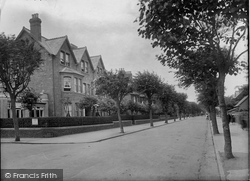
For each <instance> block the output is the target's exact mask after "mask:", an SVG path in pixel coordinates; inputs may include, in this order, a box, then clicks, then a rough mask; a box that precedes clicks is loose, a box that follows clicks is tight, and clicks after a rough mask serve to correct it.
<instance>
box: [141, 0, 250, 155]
mask: <svg viewBox="0 0 250 181" xmlns="http://www.w3.org/2000/svg"><path fill="white" fill-rule="evenodd" d="M139 4H140V6H141V7H140V10H139V11H140V17H139V22H140V28H139V30H138V31H139V35H141V36H142V37H143V38H147V39H152V40H153V43H152V46H153V47H155V46H159V47H160V48H161V49H162V51H163V53H162V54H161V55H160V56H158V60H160V61H161V62H162V63H163V64H164V65H165V63H167V65H168V66H170V67H172V68H178V65H179V63H180V61H185V59H186V58H187V57H189V56H190V52H191V53H192V52H193V51H196V50H197V49H199V48H202V49H206V48H209V49H210V52H211V56H212V57H213V59H212V60H215V64H216V66H217V68H218V82H217V91H218V100H219V105H220V108H221V113H222V122H223V132H224V139H225V146H224V151H225V157H226V158H227V159H230V158H233V157H234V156H233V154H232V146H231V136H230V129H229V123H228V119H227V114H226V108H225V100H224V82H225V77H226V75H227V74H231V75H233V74H237V72H238V71H239V70H240V66H238V65H243V66H244V65H245V64H244V63H243V62H239V58H240V57H241V55H243V54H244V53H246V52H247V49H246V50H243V51H242V52H241V53H239V54H238V55H236V53H235V50H236V47H237V46H238V45H239V42H240V41H241V40H244V39H245V38H246V34H247V29H248V7H249V6H248V1H247V0H234V1H232V0H225V1H219V0H215V1H213V2H212V3H211V2H210V1H201V0H198V1H181V0H177V1H172V0H157V1H154V0H153V1H150V0H141V1H140V3H139ZM224 46H227V49H228V53H226V54H225V52H224V51H223V47H224Z"/></svg>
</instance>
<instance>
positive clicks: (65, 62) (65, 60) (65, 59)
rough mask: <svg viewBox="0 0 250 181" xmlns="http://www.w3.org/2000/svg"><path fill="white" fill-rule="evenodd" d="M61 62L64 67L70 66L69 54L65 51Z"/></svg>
mask: <svg viewBox="0 0 250 181" xmlns="http://www.w3.org/2000/svg"><path fill="white" fill-rule="evenodd" d="M60 62H61V64H62V65H66V66H68V67H69V66H70V60H69V54H68V53H65V52H63V51H61V52H60Z"/></svg>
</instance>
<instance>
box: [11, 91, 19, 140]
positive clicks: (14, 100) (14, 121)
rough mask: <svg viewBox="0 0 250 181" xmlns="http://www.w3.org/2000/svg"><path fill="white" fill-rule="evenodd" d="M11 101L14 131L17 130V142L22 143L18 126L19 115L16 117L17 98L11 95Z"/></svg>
mask: <svg viewBox="0 0 250 181" xmlns="http://www.w3.org/2000/svg"><path fill="white" fill-rule="evenodd" d="M10 100H11V110H12V118H13V123H14V129H15V141H20V133H19V125H18V120H17V115H16V99H15V96H13V95H11V94H10Z"/></svg>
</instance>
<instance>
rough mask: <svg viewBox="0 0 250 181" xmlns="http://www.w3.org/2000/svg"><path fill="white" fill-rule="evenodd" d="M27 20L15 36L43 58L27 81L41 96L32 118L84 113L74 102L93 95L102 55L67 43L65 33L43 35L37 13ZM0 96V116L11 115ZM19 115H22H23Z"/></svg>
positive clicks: (5, 98) (102, 69) (99, 73)
mask: <svg viewBox="0 0 250 181" xmlns="http://www.w3.org/2000/svg"><path fill="white" fill-rule="evenodd" d="M29 22H30V30H29V29H27V28H25V27H23V29H22V30H21V32H20V33H19V35H18V36H17V39H28V40H29V41H30V42H34V43H35V47H36V48H37V49H38V50H39V51H40V52H41V57H42V59H43V60H44V62H43V64H42V65H41V66H40V68H39V69H38V70H36V71H35V72H34V74H33V75H32V77H31V81H30V83H29V87H31V88H33V89H34V90H35V92H37V93H40V94H41V97H42V99H41V103H40V105H38V106H37V109H38V108H39V109H41V110H43V111H41V112H42V114H38V115H37V114H36V117H47V116H66V115H68V114H69V115H70V116H86V114H85V110H84V109H83V110H82V109H79V108H78V106H77V104H78V102H79V101H80V100H81V99H82V98H83V96H85V95H95V88H94V80H95V79H96V78H97V77H98V76H100V75H101V74H102V73H103V72H104V71H105V66H104V63H103V60H102V57H101V56H100V55H98V56H92V57H90V55H89V53H88V50H87V47H77V46H76V45H73V44H71V43H70V41H69V39H68V37H67V36H63V37H57V38H53V39H47V38H45V37H43V36H42V34H41V32H42V31H41V23H42V21H41V19H40V18H39V16H38V14H33V15H32V18H31V19H30V21H29ZM0 94H1V93H0ZM0 99H1V100H0V106H1V112H0V117H2V118H7V117H11V115H9V114H8V107H7V106H5V105H8V96H6V95H5V96H3V95H2V96H0ZM17 104H20V103H17ZM19 107H20V106H19ZM35 112H36V111H35ZM37 113H38V112H37ZM34 116H35V114H34ZM19 117H26V114H20V116H19Z"/></svg>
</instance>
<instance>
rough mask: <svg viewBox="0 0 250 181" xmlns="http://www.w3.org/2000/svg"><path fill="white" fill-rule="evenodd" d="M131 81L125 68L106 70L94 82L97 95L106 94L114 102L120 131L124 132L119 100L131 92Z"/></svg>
mask: <svg viewBox="0 0 250 181" xmlns="http://www.w3.org/2000/svg"><path fill="white" fill-rule="evenodd" d="M131 82H132V79H131V77H130V76H129V75H128V74H126V72H125V70H119V71H116V72H113V71H107V72H105V73H104V74H103V76H101V77H99V78H98V79H97V80H96V82H95V84H96V94H97V95H107V96H109V97H110V98H112V99H113V100H114V101H115V102H116V107H117V115H118V120H119V123H120V130H121V133H124V129H123V124H122V120H121V102H122V100H123V98H124V97H125V96H126V95H127V94H129V93H130V92H132V87H131Z"/></svg>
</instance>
